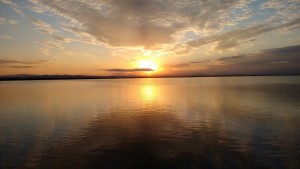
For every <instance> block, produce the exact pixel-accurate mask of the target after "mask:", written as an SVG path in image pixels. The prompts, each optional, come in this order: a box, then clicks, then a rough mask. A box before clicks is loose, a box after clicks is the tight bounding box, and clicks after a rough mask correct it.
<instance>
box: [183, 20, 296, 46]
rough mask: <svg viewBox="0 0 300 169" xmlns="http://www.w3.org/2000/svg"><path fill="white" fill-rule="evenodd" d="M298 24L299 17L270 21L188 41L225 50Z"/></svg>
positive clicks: (293, 27)
mask: <svg viewBox="0 0 300 169" xmlns="http://www.w3.org/2000/svg"><path fill="white" fill-rule="evenodd" d="M299 26H300V18H297V19H295V20H292V21H290V22H288V23H284V24H280V25H273V24H271V23H264V24H260V25H255V26H250V27H245V28H240V29H236V30H232V31H228V32H225V33H223V34H218V35H214V36H210V37H205V38H200V39H198V40H194V41H190V42H189V43H188V45H189V46H190V47H200V46H203V45H207V44H212V43H215V44H216V46H215V49H214V50H221V51H222V50H227V49H231V48H234V47H237V46H239V45H240V44H242V43H243V42H246V41H253V38H254V37H257V36H259V35H262V34H265V33H268V32H271V31H274V30H279V29H283V28H289V29H296V28H298V27H299Z"/></svg>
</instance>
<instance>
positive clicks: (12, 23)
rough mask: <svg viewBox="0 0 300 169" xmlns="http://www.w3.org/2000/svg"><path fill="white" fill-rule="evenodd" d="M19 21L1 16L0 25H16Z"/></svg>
mask: <svg viewBox="0 0 300 169" xmlns="http://www.w3.org/2000/svg"><path fill="white" fill-rule="evenodd" d="M17 23H18V21H16V20H12V19H7V18H0V25H1V24H9V25H15V24H17Z"/></svg>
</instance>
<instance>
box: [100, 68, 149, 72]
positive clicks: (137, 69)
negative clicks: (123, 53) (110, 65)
mask: <svg viewBox="0 0 300 169" xmlns="http://www.w3.org/2000/svg"><path fill="white" fill-rule="evenodd" d="M106 71H109V72H149V71H153V69H150V68H135V69H106Z"/></svg>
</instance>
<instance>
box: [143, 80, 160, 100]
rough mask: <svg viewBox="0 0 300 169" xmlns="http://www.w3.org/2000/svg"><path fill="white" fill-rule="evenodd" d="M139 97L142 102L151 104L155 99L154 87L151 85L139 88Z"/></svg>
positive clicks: (155, 90)
mask: <svg viewBox="0 0 300 169" xmlns="http://www.w3.org/2000/svg"><path fill="white" fill-rule="evenodd" d="M141 97H142V100H143V101H146V102H153V101H154V100H155V99H156V98H157V88H156V86H155V85H151V84H147V85H143V86H141Z"/></svg>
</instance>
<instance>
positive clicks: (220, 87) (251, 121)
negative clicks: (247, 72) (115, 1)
mask: <svg viewBox="0 0 300 169" xmlns="http://www.w3.org/2000/svg"><path fill="white" fill-rule="evenodd" d="M299 143H300V77H299V76H289V77H216V78H167V79H159V78H157V79H151V78H149V79H113V80H59V81H55V80H51V81H11V82H0V168H3V169H5V168H8V169H9V168H42V169H45V168H51V169H53V168H102V169H115V168H116V169H126V168H128V169H135V168H141V169H147V168H149V169H154V168H161V169H166V168H171V169H176V168H300V164H299V159H300V158H299V157H300V144H299Z"/></svg>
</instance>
